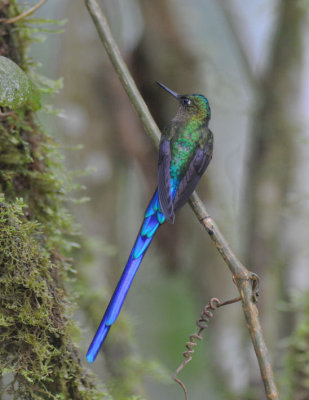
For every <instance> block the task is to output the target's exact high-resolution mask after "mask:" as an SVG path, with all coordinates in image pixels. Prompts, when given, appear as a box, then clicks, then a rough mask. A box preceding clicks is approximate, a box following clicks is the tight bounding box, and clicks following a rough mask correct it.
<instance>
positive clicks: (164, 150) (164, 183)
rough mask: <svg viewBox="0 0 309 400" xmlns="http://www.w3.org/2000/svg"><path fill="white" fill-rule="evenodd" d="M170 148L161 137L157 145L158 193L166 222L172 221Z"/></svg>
mask: <svg viewBox="0 0 309 400" xmlns="http://www.w3.org/2000/svg"><path fill="white" fill-rule="evenodd" d="M170 165H171V148H170V141H169V140H168V139H165V138H162V139H161V142H160V147H159V163H158V195H159V202H160V207H161V211H162V213H163V214H164V216H165V218H166V220H167V221H168V222H172V223H173V222H174V219H175V214H174V206H173V198H172V193H171V178H170Z"/></svg>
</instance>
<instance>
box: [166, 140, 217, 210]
mask: <svg viewBox="0 0 309 400" xmlns="http://www.w3.org/2000/svg"><path fill="white" fill-rule="evenodd" d="M211 158H212V142H211V143H209V144H206V146H205V147H204V149H201V148H200V147H199V148H198V149H197V151H196V153H195V155H194V157H193V159H192V161H191V163H190V165H189V168H188V170H187V172H186V174H185V175H184V177H183V178H182V180H181V182H180V184H179V186H178V190H177V193H176V196H175V199H174V211H175V212H176V211H177V210H178V209H179V208H181V207H182V206H183V205H184V204H185V203H186V202H187V201H188V199H189V197H190V196H191V194H192V193H193V191H194V189H195V187H196V185H197V184H198V181H199V180H200V178H201V176H202V175H203V173H204V172H205V170H206V168H207V166H208V164H209V163H210V161H211Z"/></svg>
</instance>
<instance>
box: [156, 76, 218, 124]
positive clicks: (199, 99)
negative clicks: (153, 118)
mask: <svg viewBox="0 0 309 400" xmlns="http://www.w3.org/2000/svg"><path fill="white" fill-rule="evenodd" d="M157 84H158V85H159V86H161V87H162V88H163V89H164V90H166V91H167V92H168V93H170V94H171V95H172V96H173V97H175V99H177V100H178V102H179V109H178V112H177V115H179V116H182V117H192V118H194V119H199V120H206V122H208V121H209V120H210V117H211V110H210V105H209V101H208V100H207V98H206V97H205V96H203V95H202V94H178V93H176V92H174V91H173V90H171V89H169V88H168V87H166V86H165V85H163V84H162V83H160V82H157Z"/></svg>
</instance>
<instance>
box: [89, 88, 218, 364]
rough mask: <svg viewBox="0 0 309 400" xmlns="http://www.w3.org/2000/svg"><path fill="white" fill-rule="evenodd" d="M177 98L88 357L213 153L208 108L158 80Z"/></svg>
mask: <svg viewBox="0 0 309 400" xmlns="http://www.w3.org/2000/svg"><path fill="white" fill-rule="evenodd" d="M156 83H157V84H158V85H159V86H160V87H161V88H163V89H164V90H166V91H167V92H168V93H170V94H171V95H172V96H173V97H174V98H175V99H176V100H177V101H178V104H179V106H178V110H177V113H176V115H175V116H174V118H173V119H172V120H171V121H170V123H169V124H168V125H167V126H166V128H165V129H164V130H163V132H162V135H161V140H160V145H159V160H158V187H157V189H156V191H155V193H154V195H153V197H152V199H151V201H150V203H149V205H148V207H147V208H146V211H145V215H144V220H143V223H142V226H141V228H140V231H139V233H138V236H137V238H136V241H135V243H134V246H133V248H132V250H131V253H130V256H129V258H128V261H127V264H126V266H125V268H124V271H123V273H122V276H121V278H120V280H119V282H118V285H117V287H116V289H115V291H114V294H113V295H112V298H111V300H110V302H109V305H108V307H107V309H106V311H105V314H104V316H103V319H102V321H101V323H100V325H99V327H98V330H97V332H96V334H95V336H94V338H93V340H92V343H91V345H90V347H89V349H88V352H87V360H88V361H89V362H93V361H94V360H95V359H96V356H97V354H98V352H99V350H100V347H101V345H102V344H103V342H104V340H105V338H106V336H107V334H108V332H109V330H110V327H111V326H112V325H113V323H114V322H115V321H116V319H117V317H118V315H119V313H120V310H121V308H122V305H123V303H124V300H125V298H126V296H127V293H128V291H129V289H130V286H131V283H132V281H133V279H134V276H135V274H136V272H137V270H138V267H139V266H140V264H141V262H142V260H143V257H144V255H145V253H146V251H147V249H148V247H149V245H150V243H151V241H152V239H153V237H154V235H155V233H156V231H157V230H158V228H159V226H160V225H162V224H164V223H165V222H169V223H173V222H174V220H175V212H176V211H178V210H179V209H180V208H181V207H182V206H183V205H184V204H185V203H186V202H187V200H188V199H189V197H190V195H191V194H192V193H193V191H194V189H195V187H196V185H197V183H198V181H199V180H200V178H201V176H202V175H203V173H204V172H205V170H206V168H207V166H208V164H209V162H210V160H211V158H212V152H213V134H212V132H211V130H210V129H209V127H208V124H209V121H210V116H211V111H210V105H209V102H208V100H207V98H206V97H205V96H203V95H201V94H184V95H180V94H178V93H176V92H174V91H173V90H171V89H169V88H168V87H166V86H165V85H163V84H162V83H160V82H156Z"/></svg>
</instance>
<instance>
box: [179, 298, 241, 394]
mask: <svg viewBox="0 0 309 400" xmlns="http://www.w3.org/2000/svg"><path fill="white" fill-rule="evenodd" d="M240 300H241V298H240V297H236V298H234V299H231V300H228V301H225V302H224V303H221V301H220V300H219V299H217V298H216V297H213V298H211V299H210V300H209V303H208V304H206V306H205V307H204V308H203V311H202V312H201V316H200V318H199V319H198V321H197V322H196V326H197V327H198V328H199V330H198V332H197V333H193V334H192V335H190V336H189V341H188V342H187V343H186V348H187V350H186V351H185V352H184V353H183V356H184V358H185V360H184V361H183V362H182V363H181V364H180V365H179V367H178V368H177V369H176V371H175V372H174V375H173V380H174V381H175V382H177V383H178V384H179V385H180V386H181V387H182V389H183V391H184V394H185V399H186V400H188V392H187V389H186V386H185V385H184V383H183V382H182V381H181V380H180V379H178V378H177V375H178V374H179V372H180V371H181V370H182V369H183V368H184V367H185V366H186V365H187V364H188V363H189V362H190V361H191V360H192V355H193V354H194V347H195V346H197V342H196V341H197V340H202V339H203V336H202V332H203V330H204V329H207V328H208V323H209V320H210V319H211V318H212V317H213V312H212V311H215V310H216V309H217V308H219V307H222V306H225V305H227V304H232V303H236V302H237V301H240Z"/></svg>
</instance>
